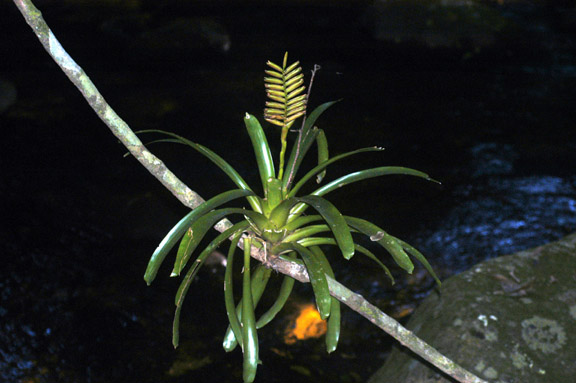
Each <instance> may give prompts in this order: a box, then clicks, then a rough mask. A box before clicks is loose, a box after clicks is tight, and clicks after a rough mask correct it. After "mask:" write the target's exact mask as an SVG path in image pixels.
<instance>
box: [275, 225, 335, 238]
mask: <svg viewBox="0 0 576 383" xmlns="http://www.w3.org/2000/svg"><path fill="white" fill-rule="evenodd" d="M326 231H330V227H328V225H310V226H306V227H303V228H301V229H298V230H295V231H294V232H293V233H291V234H288V235H287V236H286V237H284V239H283V240H282V241H283V242H297V241H299V240H301V239H302V238H306V237H310V236H312V235H316V234H318V233H323V232H326Z"/></svg>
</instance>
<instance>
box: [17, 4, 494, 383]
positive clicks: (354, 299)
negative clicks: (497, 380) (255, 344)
mask: <svg viewBox="0 0 576 383" xmlns="http://www.w3.org/2000/svg"><path fill="white" fill-rule="evenodd" d="M14 3H15V4H16V6H17V7H18V9H19V10H20V12H21V13H22V15H23V16H24V18H25V19H26V22H27V23H28V24H29V25H30V27H31V28H32V30H33V31H34V33H35V34H36V36H37V37H38V39H39V40H40V42H41V43H42V45H43V46H44V48H45V49H46V51H47V52H48V54H50V56H52V58H53V59H54V61H55V62H56V63H57V64H58V66H60V68H61V69H62V71H63V72H64V73H65V74H66V75H67V76H68V78H69V79H70V81H72V82H73V83H74V85H76V87H77V88H78V89H79V90H80V92H81V93H82V94H83V96H84V98H85V99H86V101H88V104H90V106H91V107H92V109H94V111H95V112H96V114H97V115H98V116H99V117H100V119H102V121H104V123H105V124H106V125H107V126H108V127H109V128H110V130H111V131H112V133H113V134H114V135H115V136H116V137H117V138H118V139H119V140H120V141H121V142H122V144H124V146H126V148H127V149H128V150H129V151H130V153H131V154H132V155H133V156H134V157H135V158H136V159H137V160H138V161H139V162H140V163H141V164H142V165H143V166H144V167H145V168H146V169H147V170H148V171H149V172H150V173H151V174H152V175H154V177H156V178H157V179H158V180H159V181H160V182H161V183H162V184H163V185H164V187H166V188H167V189H168V190H170V191H171V192H172V194H174V196H176V198H178V200H180V202H182V203H183V204H184V205H185V206H187V207H189V208H192V209H194V208H196V207H197V206H198V205H200V204H201V203H203V202H204V199H202V197H200V196H199V195H198V194H197V193H196V192H194V191H193V190H192V189H190V188H189V187H188V186H186V185H185V184H184V183H183V182H182V181H180V180H179V179H178V178H177V177H176V176H175V175H174V174H173V173H172V172H171V171H170V170H169V169H168V168H167V167H166V165H164V163H163V162H162V161H161V160H160V159H158V158H157V157H156V156H154V155H153V154H152V153H151V152H150V151H149V150H148V149H146V147H145V146H144V145H143V144H142V142H141V141H140V139H138V137H137V136H136V135H135V134H134V132H133V131H132V130H131V129H130V127H129V126H128V125H127V124H126V122H124V121H123V120H122V119H121V118H120V117H119V116H118V115H117V114H116V112H114V110H113V109H112V108H111V107H110V105H108V103H106V101H105V100H104V97H102V95H101V94H100V92H99V91H98V89H96V86H95V85H94V84H93V83H92V81H91V80H90V79H89V78H88V76H87V75H86V73H85V72H84V70H83V69H82V68H81V67H80V66H79V65H78V64H76V62H74V60H73V59H72V58H71V57H70V55H68V53H67V52H66V51H65V50H64V48H63V47H62V45H61V44H60V42H58V40H57V39H56V37H55V36H54V34H53V33H52V31H51V30H50V28H49V27H48V25H47V24H46V22H45V21H44V18H43V17H42V14H41V13H40V11H39V10H38V9H37V8H36V7H35V6H34V4H32V2H31V1H30V0H14ZM229 225H230V222H229V221H227V220H223V221H220V222H219V223H218V224H217V225H216V226H215V229H216V230H218V231H220V232H222V231H224V230H225V229H226V228H228V227H229ZM252 249H253V250H252V253H251V255H252V256H253V257H254V258H256V259H257V260H259V261H260V262H265V261H267V264H269V265H270V266H271V267H272V268H274V269H275V270H276V271H279V272H281V273H283V274H286V275H289V276H291V277H292V278H294V279H297V280H298V281H300V282H309V278H308V273H307V272H306V269H305V268H304V267H303V266H300V265H298V264H296V263H293V262H289V261H284V260H282V259H280V258H275V259H273V260H267V259H265V254H264V251H262V250H258V249H256V248H255V247H253V248H252ZM327 278H328V283H329V287H330V294H331V295H332V296H333V297H335V298H336V299H338V300H339V301H341V302H343V303H344V304H346V305H348V306H349V307H350V308H352V309H353V310H355V311H357V312H358V313H359V314H360V315H362V316H364V317H366V318H367V319H368V320H370V321H371V322H372V323H374V324H375V325H377V326H378V327H380V328H381V329H383V330H384V331H386V332H387V333H388V334H390V335H391V336H393V337H394V338H395V339H397V340H398V341H399V342H400V343H401V344H403V345H404V346H406V347H408V348H409V349H410V350H412V351H414V352H415V353H416V354H418V355H420V356H421V357H422V358H424V359H426V360H427V361H429V362H430V363H432V364H433V365H434V366H436V367H437V368H439V369H440V370H442V371H444V372H445V373H446V374H448V375H450V376H451V377H453V378H454V379H456V380H458V381H459V382H461V383H486V382H485V381H483V380H482V379H480V378H478V377H476V376H474V375H473V374H471V373H469V372H468V371H466V370H464V369H463V368H462V367H460V366H458V365H457V364H455V363H454V362H452V361H451V360H450V359H448V358H446V357H445V356H443V355H442V354H440V353H439V352H438V351H436V350H435V349H434V348H432V347H431V346H430V345H428V344H427V343H425V342H424V341H423V340H421V339H419V338H418V337H417V336H416V335H414V334H413V333H412V332H410V331H408V330H407V329H405V328H404V327H402V325H400V324H399V323H398V322H396V321H395V320H394V319H392V318H391V317H389V316H388V315H386V314H384V313H383V312H382V311H380V310H379V309H378V308H377V307H375V306H373V305H372V304H370V303H369V302H368V301H367V300H366V299H364V298H363V297H362V296H361V295H358V294H356V293H354V292H352V291H350V290H349V289H347V288H346V287H345V286H343V285H341V284H340V283H339V282H337V281H335V280H334V279H331V278H329V277H328V276H327Z"/></svg>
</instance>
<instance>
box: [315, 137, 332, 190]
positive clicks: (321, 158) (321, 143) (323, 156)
mask: <svg viewBox="0 0 576 383" xmlns="http://www.w3.org/2000/svg"><path fill="white" fill-rule="evenodd" d="M316 146H317V147H318V165H320V164H322V163H324V162H326V161H328V159H329V157H330V155H329V153H328V140H327V139H326V134H325V133H324V131H323V130H322V129H319V131H318V136H316ZM324 177H326V168H324V170H322V172H320V173H318V174H317V175H316V183H318V184H319V183H320V182H322V180H323V179H324Z"/></svg>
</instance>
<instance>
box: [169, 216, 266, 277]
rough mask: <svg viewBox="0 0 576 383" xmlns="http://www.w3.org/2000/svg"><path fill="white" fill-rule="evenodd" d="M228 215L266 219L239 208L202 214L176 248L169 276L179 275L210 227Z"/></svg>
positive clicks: (258, 219)
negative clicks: (176, 252) (176, 251)
mask: <svg viewBox="0 0 576 383" xmlns="http://www.w3.org/2000/svg"><path fill="white" fill-rule="evenodd" d="M230 214H242V215H244V216H247V217H249V218H250V219H253V220H257V221H266V217H264V216H263V215H262V214H260V213H257V212H254V211H251V210H246V209H240V208H224V209H218V210H214V211H211V212H209V213H206V214H204V215H203V216H202V217H200V218H198V219H197V220H196V222H194V224H193V225H192V227H191V228H190V229H189V230H188V231H187V232H186V234H185V235H184V238H183V239H182V242H181V243H180V247H179V248H178V254H177V255H176V261H175V262H174V269H173V270H172V273H171V274H170V276H172V277H174V276H177V275H180V273H181V272H182V270H183V269H184V267H185V266H186V263H188V260H189V259H190V256H191V255H192V253H193V252H194V250H195V249H196V247H198V245H199V244H200V242H201V241H202V239H203V238H204V236H205V235H206V233H207V232H208V230H210V229H211V228H212V226H214V225H215V224H216V223H217V222H218V221H220V220H221V219H222V218H224V217H226V216H228V215H230Z"/></svg>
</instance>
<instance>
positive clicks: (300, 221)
mask: <svg viewBox="0 0 576 383" xmlns="http://www.w3.org/2000/svg"><path fill="white" fill-rule="evenodd" d="M321 219H322V216H321V215H306V216H304V217H294V219H293V220H290V218H288V221H289V222H288V223H287V224H286V225H284V229H286V230H288V231H292V230H296V229H298V228H299V227H302V226H304V225H307V224H309V223H311V222H315V221H320V220H321Z"/></svg>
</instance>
